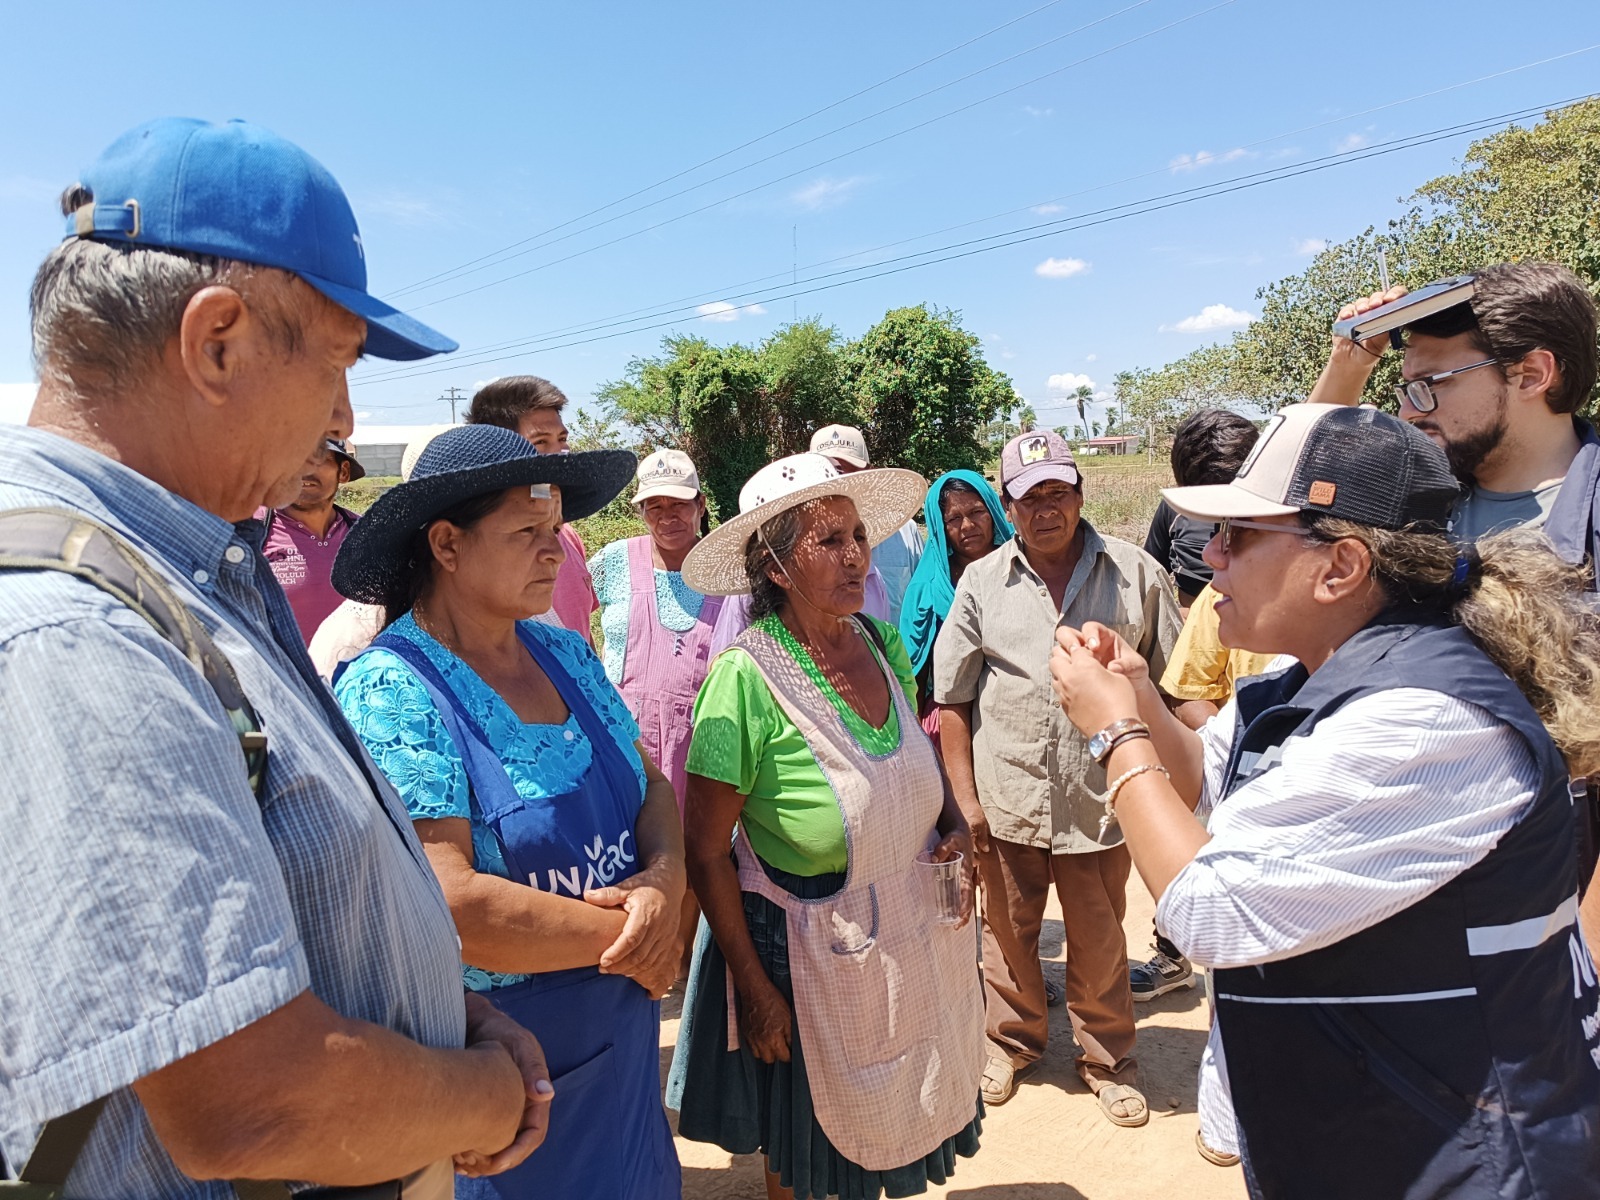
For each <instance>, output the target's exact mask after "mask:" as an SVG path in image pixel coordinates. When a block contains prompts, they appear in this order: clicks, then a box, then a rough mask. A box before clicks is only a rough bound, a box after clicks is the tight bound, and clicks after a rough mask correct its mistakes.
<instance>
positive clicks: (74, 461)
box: [0, 428, 466, 1200]
mask: <svg viewBox="0 0 1600 1200" xmlns="http://www.w3.org/2000/svg"><path fill="white" fill-rule="evenodd" d="M0 480H3V481H4V482H0V508H20V507H25V506H50V507H57V508H69V509H73V510H76V511H79V512H83V513H85V514H87V515H89V516H91V517H94V518H96V519H98V520H100V521H102V522H103V523H105V524H108V525H110V526H112V527H113V528H115V529H117V530H118V531H119V532H121V533H122V534H123V535H124V536H126V537H128V538H129V539H130V540H131V541H132V542H133V543H134V544H135V545H136V546H137V547H138V548H139V549H140V550H141V552H142V553H143V554H144V555H145V556H146V558H147V559H148V560H149V561H150V563H151V564H152V565H153V566H155V567H156V569H158V570H159V571H160V572H161V573H162V574H163V575H164V576H165V577H166V579H167V581H168V582H169V583H170V584H171V585H172V586H173V587H174V589H175V590H176V591H177V592H178V594H179V595H180V596H181V597H182V598H183V600H184V601H185V602H186V603H187V604H188V606H189V608H190V610H191V611H192V612H193V613H194V615H195V616H196V617H197V618H198V619H199V620H200V622H201V623H202V624H203V625H204V626H205V627H206V629H207V630H208V631H209V632H210V633H211V635H212V637H213V638H214V639H215V641H216V643H217V645H218V647H219V648H220V649H221V650H222V652H223V653H224V654H225V655H226V656H227V657H228V659H229V661H230V662H231V663H232V664H233V667H234V670H235V671H236V673H237V674H238V676H239V681H240V683H241V685H242V687H243V690H244V692H245V694H246V696H248V697H249V699H250V701H251V703H252V705H253V706H254V707H255V709H256V711H257V713H258V714H259V716H260V719H261V725H262V728H263V729H264V731H265V732H266V734H267V738H268V750H267V755H268V757H267V770H266V777H265V794H264V795H263V796H262V798H261V801H260V802H259V804H258V802H257V800H256V797H255V796H254V795H253V794H252V792H251V790H250V786H249V783H248V782H247V780H246V778H245V766H244V759H243V757H242V755H241V754H240V751H239V742H238V738H237V735H236V733H235V731H234V729H233V727H232V725H231V723H230V722H229V720H228V717H227V716H226V714H225V713H224V712H223V710H222V707H221V706H220V704H219V703H218V702H217V699H216V697H215V696H214V695H213V693H212V692H211V689H210V688H209V687H207V685H206V683H205V681H204V679H203V678H202V677H201V676H200V674H199V673H198V672H197V671H196V670H195V669H194V668H193V667H192V666H191V665H190V664H189V662H188V660H187V659H185V658H184V657H183V656H182V654H181V653H179V651H178V650H177V649H176V648H175V647H173V646H172V645H170V644H169V643H168V642H167V641H166V640H165V639H163V638H162V637H161V636H160V635H159V634H157V633H156V632H155V631H154V630H153V629H152V628H151V627H150V626H149V625H148V624H147V623H146V622H145V621H144V620H143V619H142V618H141V617H139V616H138V615H137V614H136V613H134V612H133V611H132V610H130V609H128V608H125V607H124V606H123V605H121V604H119V603H118V602H117V601H116V600H114V599H112V598H111V597H110V596H108V595H106V594H105V593H103V592H101V591H100V590H99V589H97V588H95V587H94V586H92V585H90V584H87V583H84V582H82V581H80V580H77V579H74V578H72V577H71V576H68V575H64V574H61V573H59V572H53V571H32V572H23V571H8V572H0V761H4V763H5V770H4V771H3V772H0V812H3V813H4V814H5V836H4V837H0V912H4V913H5V914H6V929H5V936H4V937H3V938H0V1013H4V1014H5V1015H4V1025H3V1029H4V1034H3V1036H0V1150H3V1152H4V1155H5V1160H6V1163H7V1164H8V1165H9V1167H10V1168H11V1170H12V1171H13V1172H14V1171H15V1169H16V1167H17V1165H18V1164H19V1163H21V1162H24V1161H26V1159H27V1156H28V1154H29V1152H30V1151H31V1150H32V1148H33V1144H34V1142H35V1140H36V1139H37V1137H38V1134H39V1130H40V1128H41V1127H42V1125H43V1123H44V1122H45V1121H46V1120H48V1119H49V1118H51V1117H55V1116H59V1115H61V1114H63V1113H66V1112H69V1111H71V1110H73V1109H75V1108H78V1107H80V1106H81V1105H83V1104H86V1103H87V1102H89V1101H90V1100H93V1099H95V1098H96V1097H99V1096H108V1095H109V1096H110V1101H109V1103H108V1104H107V1106H106V1109H105V1111H104V1112H103V1113H102V1115H101V1117H100V1120H99V1122H98V1124H97V1125H96V1127H95V1133H94V1136H93V1137H92V1138H91V1140H90V1142H89V1144H88V1147H87V1149H86V1151H85V1154H84V1156H83V1158H82V1159H80V1160H79V1164H78V1168H77V1170H76V1171H74V1172H73V1175H72V1178H71V1180H70V1181H69V1184H68V1189H67V1193H66V1194H67V1195H68V1196H69V1197H73V1196H163V1197H182V1198H185V1200H187V1198H190V1197H215V1198H218V1200H222V1198H230V1197H231V1196H232V1191H231V1189H230V1188H229V1187H228V1185H227V1184H225V1183H218V1182H211V1183H197V1182H195V1181H193V1180H190V1179H187V1178H185V1177H184V1176H183V1175H181V1174H180V1173H179V1172H178V1170H177V1168H176V1167H174V1166H173V1164H172V1160H171V1159H170V1158H169V1157H168V1156H167V1153H166V1151H165V1150H164V1149H163V1148H162V1146H161V1144H160V1142H159V1141H158V1140H157V1138H156V1136H155V1134H154V1133H153V1132H152V1131H151V1128H150V1124H149V1121H148V1120H147V1118H146V1116H145V1113H144V1110H143V1109H142V1108H141V1107H140V1105H139V1101H138V1099H137V1097H136V1096H135V1095H134V1093H133V1092H132V1091H131V1090H130V1088H129V1085H130V1084H131V1083H133V1082H134V1081H135V1080H138V1079H140V1078H142V1077H144V1076H146V1075H149V1074H151V1073H153V1072H155V1071H157V1070H159V1069H161V1068H162V1067H164V1066H167V1065H168V1064H169V1063H172V1062H174V1061H176V1060H177V1059H179V1058H182V1057H184V1056H186V1055H188V1054H192V1053H193V1052H194V1051H196V1050H199V1049H201V1048H203V1047H205V1046H208V1045H210V1044H212V1043H213V1042H216V1041H219V1040H220V1039H222V1038H225V1037H227V1036H228V1035H229V1034H232V1033H234V1032H236V1031H238V1030H239V1029H242V1028H243V1027H244V1026H246V1025H249V1024H251V1023H252V1022H254V1021H257V1020H259V1019H260V1018H262V1017H264V1016H266V1015H267V1014H268V1013H270V1012H272V1011H274V1010H275V1009H277V1008H280V1007H281V1006H282V1005H284V1004H286V1003H287V1002H288V1001H290V1000H292V999H294V998H295V997H296V996H298V995H300V994H301V993H302V992H304V991H306V990H307V989H310V990H312V991H313V992H314V993H315V994H316V995H317V996H318V997H319V998H320V999H321V1000H322V1001H324V1002H325V1003H327V1004H328V1005H329V1006H331V1007H332V1008H334V1009H335V1010H337V1011H338V1012H340V1013H342V1014H344V1015H345V1016H346V1017H350V1018H354V1019H358V1020H364V1021H370V1022H373V1023H375V1024H378V1025H382V1026H385V1027H387V1028H389V1029H392V1030H395V1031H397V1032H399V1033H401V1034H403V1035H405V1036H407V1037H410V1038H413V1039H415V1040H417V1041H419V1042H422V1043H424V1044H426V1045H430V1046H460V1045H461V1044H462V1041H463V1039H464V1037H465V1019H466V1014H465V1007H464V1002H463V995H462V990H461V977H460V963H459V953H458V945H459V944H458V942H457V941H456V935H455V927H454V924H453V922H452V920H451V917H450V912H449V909H448V908H447V907H446V905H445V903H444V897H443V895H442V894H441V893H440V891H439V888H438V885H437V883H436V882H435V880H434V878H433V874H432V872H431V871H430V870H429V869H428V865H427V860H426V859H425V858H424V857H423V854H422V849H421V846H420V845H419V844H418V842H417V840H416V837H415V835H414V834H413V833H412V829H411V822H410V820H409V819H408V818H407V816H406V813H405V810H404V808H403V807H401V805H400V803H399V801H398V799H397V797H396V796H395V794H394V790H393V789H392V788H391V787H389V785H388V784H387V782H386V781H384V780H383V778H382V776H381V775H379V774H378V773H377V770H376V768H374V767H373V766H372V764H371V761H370V760H369V759H367V757H366V754H365V752H364V751H363V750H362V748H361V745H360V742H359V741H358V740H357V739H356V737H355V734H354V732H353V731H352V730H351V729H350V727H349V726H348V724H346V722H345V721H344V718H343V717H342V715H341V714H340V713H339V711H338V708H337V706H336V705H335V704H334V701H333V697H332V695H331V694H330V693H329V692H328V690H327V689H326V688H325V687H323V686H322V684H321V683H320V682H319V681H318V680H317V677H316V674H315V672H314V670H313V669H312V666H311V661H310V659H309V658H307V656H306V652H305V647H304V644H303V643H302V642H301V640H300V631H299V628H298V626H297V625H296V623H295V619H294V614H293V612H291V611H290V608H289V605H288V603H287V601H285V600H284V597H283V591H282V589H281V588H279V586H278V584H277V582H276V580H275V579H274V578H273V576H272V572H271V570H270V569H269V568H268V566H267V564H266V562H265V561H264V560H263V559H262V557H261V555H260V553H259V544H260V539H261V536H262V533H263V530H262V527H261V524H260V523H259V522H253V521H252V522H245V523H243V524H241V525H240V526H239V527H238V528H237V529H236V528H235V527H234V526H233V525H230V524H229V523H228V522H226V521H223V520H222V519H220V518H218V517H216V516H214V515H212V514H210V513H207V512H204V511H203V510H201V509H199V508H197V507H195V506H194V505H193V504H190V503H189V502H188V501H186V500H183V499H181V498H179V497H177V496H175V495H173V494H171V493H169V492H167V491H166V490H164V489H163V488H161V487H160V486H159V485H157V484H155V483H153V482H152V481H150V480H148V479H146V478H144V477H143V476H141V475H138V474H136V473H135V472H133V471H131V470H129V469H128V468H126V467H123V466H121V465H120V464H118V463H115V462H112V461H111V460H110V459H107V458H104V457H102V456H100V455H98V454H95V453H93V452H91V451H89V450H87V449H85V448H84V447H82V446H78V445H76V444H74V443H72V442H69V441H65V440H63V439H61V438H58V437H55V436H52V435H50V434H47V433H43V432H40V431H38V430H34V429H16V428H13V429H9V430H7V432H6V435H5V438H4V439H3V440H0ZM374 781H375V782H374ZM239 1086H240V1087H246V1088H260V1087H271V1086H272V1080H271V1077H270V1075H267V1076H263V1077H261V1078H257V1079H246V1080H240V1081H239Z"/></svg>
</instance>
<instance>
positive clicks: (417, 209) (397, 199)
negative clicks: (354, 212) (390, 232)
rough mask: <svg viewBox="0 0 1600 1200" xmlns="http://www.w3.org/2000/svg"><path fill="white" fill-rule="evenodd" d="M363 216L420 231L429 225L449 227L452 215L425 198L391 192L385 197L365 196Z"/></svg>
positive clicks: (362, 201)
mask: <svg viewBox="0 0 1600 1200" xmlns="http://www.w3.org/2000/svg"><path fill="white" fill-rule="evenodd" d="M359 208H360V211H361V215H362V216H367V215H369V214H372V215H375V216H378V217H382V218H383V219H384V220H386V221H389V222H390V223H391V224H394V225H400V226H404V227H406V228H408V229H419V228H422V227H424V226H428V225H448V224H449V223H450V214H449V213H448V212H447V211H445V209H444V208H443V207H441V206H440V205H439V204H437V203H436V202H435V201H433V200H429V199H428V198H427V197H425V196H414V195H411V194H410V193H408V192H390V193H388V194H387V195H383V196H363V197H361V199H360V202H359Z"/></svg>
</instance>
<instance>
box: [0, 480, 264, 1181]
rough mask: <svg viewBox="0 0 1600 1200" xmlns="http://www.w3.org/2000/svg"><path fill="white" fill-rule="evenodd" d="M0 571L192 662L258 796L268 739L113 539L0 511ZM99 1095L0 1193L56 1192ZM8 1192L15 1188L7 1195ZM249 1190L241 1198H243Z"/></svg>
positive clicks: (91, 524) (74, 522)
mask: <svg viewBox="0 0 1600 1200" xmlns="http://www.w3.org/2000/svg"><path fill="white" fill-rule="evenodd" d="M0 570H3V571H61V572H63V573H65V574H68V575H73V576H76V577H77V578H79V579H82V580H84V581H85V582H86V583H92V584H93V585H94V586H95V587H97V588H99V589H100V590H101V591H103V592H105V593H107V594H108V595H110V596H112V597H114V598H115V599H116V600H118V601H120V602H121V603H123V604H125V605H127V606H128V607H129V608H131V609H132V610H133V611H134V612H136V613H138V614H139V615H140V616H141V617H143V618H144V619H145V620H146V621H148V622H150V624H151V626H152V627H154V629H155V630H156V632H157V633H159V634H160V635H161V636H162V637H164V638H166V639H167V641H169V642H171V643H172V644H173V645H174V646H176V647H177V648H178V649H179V650H181V651H182V652H183V656H184V657H185V658H187V659H188V660H189V661H190V662H191V663H193V664H194V665H195V667H196V669H198V670H199V671H200V673H201V674H202V675H203V676H204V677H205V681H206V683H207V684H208V685H209V686H210V688H211V690H212V691H213V692H214V693H216V697H217V700H218V702H219V703H220V704H221V705H222V707H223V709H224V710H225V711H226V712H227V714H228V718H229V720H231V721H232V722H233V727H234V729H235V730H236V731H237V733H238V735H239V748H240V750H241V751H243V753H244V760H245V770H246V773H247V775H248V777H249V780H250V790H251V791H252V792H254V793H255V796H256V800H257V801H258V802H259V801H260V800H261V798H262V794H263V793H262V785H263V780H264V776H265V772H266V763H267V735H266V734H265V733H263V732H262V731H261V722H260V720H259V719H258V718H257V716H256V712H255V709H253V708H252V707H251V706H250V701H249V700H247V699H246V698H245V694H244V691H243V689H242V688H240V686H239V678H238V676H237V675H235V674H234V671H233V665H232V664H231V663H229V662H228V660H227V658H226V657H225V656H224V655H223V653H222V651H221V650H219V649H218V648H217V644H216V643H215V642H214V641H212V639H211V635H210V634H209V633H207V632H206V630H205V628H204V627H203V626H202V625H201V624H200V622H199V621H197V620H195V618H194V615H193V614H192V613H190V611H189V610H188V608H187V607H186V606H185V605H184V603H183V601H182V600H181V599H180V598H179V597H178V594H177V593H176V592H174V591H173V590H172V588H171V587H170V586H168V584H167V582H166V581H165V580H164V579H162V578H161V576H160V575H158V574H157V573H156V572H155V570H154V569H153V568H152V567H151V566H150V564H149V563H147V562H146V561H145V560H144V558H143V556H142V555H140V553H139V552H138V551H137V550H135V549H134V548H133V547H132V546H131V545H129V544H128V542H127V541H126V540H125V539H124V538H123V537H121V536H120V535H119V534H117V533H115V532H113V531H112V530H110V529H108V528H106V526H104V525H102V524H100V523H99V522H98V521H95V520H93V519H91V518H89V517H86V516H84V515H83V514H81V513H75V512H69V511H68V510H66V509H57V508H17V509H10V510H7V511H5V512H0ZM105 1103H106V1098H105V1097H104V1096H102V1097H100V1098H99V1099H97V1100H91V1101H90V1102H89V1103H88V1104H85V1105H84V1106H83V1107H82V1108H78V1109H74V1110H73V1111H72V1112H69V1113H66V1114H64V1115H62V1116H59V1117H55V1118H52V1119H51V1120H49V1121H47V1122H45V1126H44V1130H43V1131H42V1132H41V1133H40V1135H39V1140H38V1141H37V1142H36V1143H35V1144H34V1147H33V1153H32V1154H30V1155H29V1156H28V1162H27V1165H26V1166H24V1167H23V1168H22V1172H21V1174H20V1175H19V1177H18V1183H20V1184H21V1185H22V1187H21V1188H18V1186H17V1184H5V1183H0V1189H4V1191H5V1192H7V1193H10V1195H12V1196H17V1197H19V1200H20V1196H21V1195H23V1194H30V1195H35V1196H39V1197H46V1196H53V1195H58V1194H59V1193H60V1190H61V1188H62V1186H64V1185H65V1183H66V1181H67V1176H69V1175H70V1174H71V1173H72V1168H73V1167H74V1166H75V1165H76V1163H77V1161H78V1156H79V1155H80V1154H82V1153H83V1148H84V1146H85V1145H86V1144H87V1143H88V1141H89V1134H90V1133H91V1132H92V1131H93V1129H94V1124H95V1122H96V1121H97V1120H98V1119H99V1117H100V1110H101V1109H102V1108H104V1107H105ZM239 1187H243V1188H244V1189H245V1192H241V1193H240V1195H241V1197H245V1200H277V1198H278V1197H287V1196H288V1189H287V1188H285V1187H284V1185H283V1184H281V1183H277V1182H271V1181H263V1182H259V1183H258V1182H256V1181H241V1183H240V1185H238V1186H236V1188H235V1190H236V1191H238V1190H239ZM14 1189H15V1190H14ZM246 1193H248V1196H246Z"/></svg>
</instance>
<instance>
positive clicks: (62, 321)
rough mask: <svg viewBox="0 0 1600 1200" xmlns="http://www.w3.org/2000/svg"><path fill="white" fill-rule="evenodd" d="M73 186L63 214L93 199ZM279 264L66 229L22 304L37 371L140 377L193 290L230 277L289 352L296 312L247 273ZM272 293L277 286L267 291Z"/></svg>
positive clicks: (121, 379) (82, 381)
mask: <svg viewBox="0 0 1600 1200" xmlns="http://www.w3.org/2000/svg"><path fill="white" fill-rule="evenodd" d="M92 201H93V196H92V195H91V194H90V193H89V192H88V190H87V189H85V188H83V187H80V186H74V187H70V188H68V189H67V190H66V191H65V192H64V193H63V194H62V197H61V209H62V212H63V213H64V214H67V215H70V214H71V213H73V212H75V211H76V210H77V209H78V208H79V207H80V206H81V205H83V204H87V203H91V202H92ZM258 276H259V277H263V278H262V279H261V280H260V281H259V282H266V279H265V278H264V277H267V276H281V281H273V282H275V283H276V282H282V283H283V284H288V283H289V281H290V280H291V279H292V278H293V277H292V276H291V275H290V274H289V273H288V272H286V271H279V270H276V269H274V268H266V267H258V266H255V265H253V264H250V263H242V262H236V261H234V260H231V259H225V258H218V257H216V256H215V255H209V254H191V253H189V252H187V251H182V250H163V249H158V248H156V247H150V246H133V245H129V244H127V243H125V242H96V241H90V240H88V239H86V238H70V239H68V240H66V241H64V242H62V243H61V244H60V245H59V246H57V247H56V248H55V249H54V250H52V251H51V252H50V253H49V254H48V255H47V256H46V257H45V260H44V262H43V263H42V264H41V265H40V267H39V270H38V272H37V274H35V275H34V277H33V289H32V292H31V294H30V296H29V304H28V310H29V315H30V318H31V321H32V329H33V361H34V368H35V369H36V370H37V371H38V373H39V377H40V378H41V379H55V380H58V381H60V382H63V383H67V384H69V385H71V386H72V387H74V389H79V388H88V389H92V390H100V389H105V390H119V389H123V388H127V387H129V386H131V385H133V384H135V383H137V382H138V381H139V380H140V379H141V378H142V377H143V376H144V374H145V373H146V372H147V371H149V370H150V368H151V367H152V366H153V365H154V364H155V363H156V361H157V360H159V358H160V357H161V353H162V351H163V349H164V348H165V346H166V344H167V342H168V341H169V340H170V339H171V338H173V337H174V336H176V335H177V333H178V329H179V326H180V325H181V323H182V320H183V312H184V309H185V308H186V307H187V306H188V303H189V301H190V300H192V299H193V298H194V296H195V294H196V293H197V292H199V291H200V290H201V289H203V288H206V287H209V286H211V285H212V284H227V285H229V286H232V287H234V288H236V289H238V290H239V291H240V292H241V294H243V295H245V296H246V297H247V298H248V299H250V300H251V301H252V304H251V308H252V311H253V312H254V313H255V315H256V317H257V319H259V320H261V321H262V322H263V323H264V324H265V325H266V327H267V330H268V333H269V336H271V338H272V339H273V341H274V342H275V343H277V344H278V345H279V346H281V347H282V348H283V349H284V350H285V351H287V352H288V353H290V354H294V353H298V352H299V350H300V348H301V346H302V345H303V331H304V326H303V321H302V317H303V313H301V312H300V311H298V310H299V307H300V306H299V305H297V304H295V303H294V296H293V294H292V293H291V292H290V291H289V289H288V288H287V287H284V288H282V289H281V290H280V289H279V288H275V287H273V286H272V285H271V284H269V285H268V286H267V287H265V288H262V287H259V286H256V287H252V286H251V284H252V281H253V280H256V279H257V277H258ZM273 293H277V294H273Z"/></svg>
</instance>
